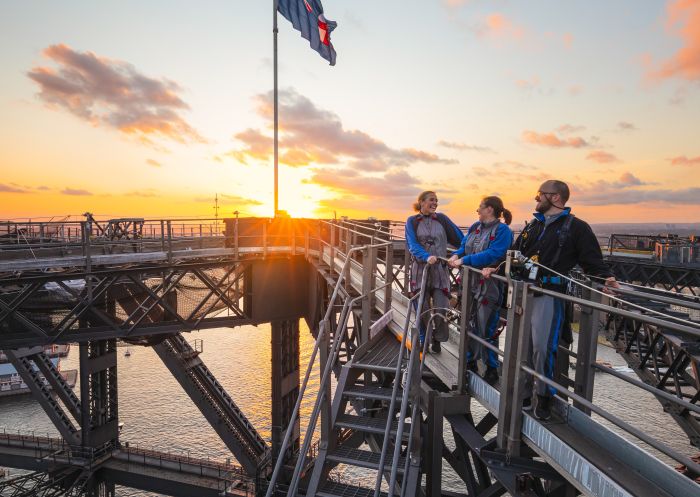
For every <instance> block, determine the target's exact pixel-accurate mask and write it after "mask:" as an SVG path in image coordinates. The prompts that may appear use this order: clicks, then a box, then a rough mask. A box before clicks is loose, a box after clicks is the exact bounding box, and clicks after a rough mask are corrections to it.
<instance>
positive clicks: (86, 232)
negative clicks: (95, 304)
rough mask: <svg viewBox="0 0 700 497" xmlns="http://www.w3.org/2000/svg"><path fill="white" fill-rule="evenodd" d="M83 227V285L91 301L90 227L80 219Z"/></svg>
mask: <svg viewBox="0 0 700 497" xmlns="http://www.w3.org/2000/svg"><path fill="white" fill-rule="evenodd" d="M80 224H81V225H82V228H83V251H84V254H85V274H86V277H85V285H86V287H87V296H88V299H89V300H90V301H92V276H91V273H92V254H91V252H92V247H91V246H90V227H89V226H88V223H87V222H85V221H82V222H81V223H80Z"/></svg>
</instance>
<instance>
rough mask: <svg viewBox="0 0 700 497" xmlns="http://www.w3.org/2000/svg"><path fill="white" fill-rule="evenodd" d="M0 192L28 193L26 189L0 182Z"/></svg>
mask: <svg viewBox="0 0 700 497" xmlns="http://www.w3.org/2000/svg"><path fill="white" fill-rule="evenodd" d="M0 192H2V193H29V192H28V191H27V190H26V189H24V188H20V187H17V186H12V185H6V184H4V183H0Z"/></svg>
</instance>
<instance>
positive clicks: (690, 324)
mask: <svg viewBox="0 0 700 497" xmlns="http://www.w3.org/2000/svg"><path fill="white" fill-rule="evenodd" d="M526 262H531V263H533V264H535V265H536V266H539V267H541V268H543V269H546V270H547V271H549V272H551V273H554V274H556V275H557V276H560V277H562V278H564V279H566V280H569V281H571V282H573V283H574V284H575V285H579V286H581V287H583V288H587V289H589V290H591V291H593V292H595V293H599V294H600V295H603V296H604V297H607V298H609V299H610V300H614V301H616V302H619V303H621V304H624V305H628V306H630V307H634V308H635V309H639V310H641V311H646V312H650V313H652V314H656V315H657V316H662V317H664V318H667V319H672V320H674V321H678V322H680V323H682V324H684V325H689V326H691V327H693V328H700V324H698V323H696V322H694V321H689V320H687V319H682V318H679V317H676V316H671V315H670V314H665V313H663V312H659V311H656V310H654V309H649V308H647V307H644V306H641V305H637V304H633V303H632V302H628V301H627V300H624V299H621V298H619V297H616V296H614V295H611V294H609V293H606V292H603V291H600V290H598V289H596V288H593V287H592V286H588V285H585V284H584V283H582V282H580V281H576V280H575V279H573V278H570V277H568V276H565V275H563V274H561V273H559V272H557V271H555V270H554V269H552V268H549V267H547V266H545V265H544V264H541V263H540V262H537V261H533V260H532V259H530V258H528V259H526ZM613 291H614V289H613Z"/></svg>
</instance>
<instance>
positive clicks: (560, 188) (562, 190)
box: [550, 179, 570, 203]
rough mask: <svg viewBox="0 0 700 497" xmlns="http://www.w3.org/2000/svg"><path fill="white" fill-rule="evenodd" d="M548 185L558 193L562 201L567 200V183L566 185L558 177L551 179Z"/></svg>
mask: <svg viewBox="0 0 700 497" xmlns="http://www.w3.org/2000/svg"><path fill="white" fill-rule="evenodd" d="M550 185H551V187H552V189H553V190H554V191H555V192H557V193H558V194H559V196H560V197H561V200H562V202H563V203H566V202H568V200H569V195H570V193H569V185H567V184H566V183H564V182H563V181H559V180H558V179H553V180H551V183H550Z"/></svg>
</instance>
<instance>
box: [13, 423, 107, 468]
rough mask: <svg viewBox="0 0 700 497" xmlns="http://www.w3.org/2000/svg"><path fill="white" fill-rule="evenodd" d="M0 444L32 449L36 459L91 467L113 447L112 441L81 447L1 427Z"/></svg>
mask: <svg viewBox="0 0 700 497" xmlns="http://www.w3.org/2000/svg"><path fill="white" fill-rule="evenodd" d="M0 446H7V447H18V448H22V449H29V450H33V451H34V457H35V458H36V459H42V460H45V461H51V462H53V463H56V464H68V465H78V466H83V467H86V468H88V469H90V468H93V467H94V465H95V464H96V463H97V461H98V460H99V459H101V458H102V457H104V456H107V455H108V454H110V453H111V451H112V450H114V448H115V444H114V443H113V442H106V443H104V444H102V445H100V446H98V447H83V446H81V445H73V444H69V443H67V442H66V441H65V440H64V439H63V438H59V437H51V436H50V435H49V434H46V436H43V435H37V434H36V433H35V432H22V431H20V430H8V429H6V428H3V429H2V432H0Z"/></svg>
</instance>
